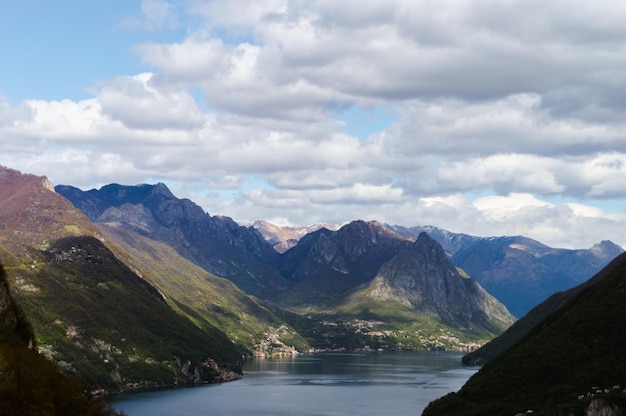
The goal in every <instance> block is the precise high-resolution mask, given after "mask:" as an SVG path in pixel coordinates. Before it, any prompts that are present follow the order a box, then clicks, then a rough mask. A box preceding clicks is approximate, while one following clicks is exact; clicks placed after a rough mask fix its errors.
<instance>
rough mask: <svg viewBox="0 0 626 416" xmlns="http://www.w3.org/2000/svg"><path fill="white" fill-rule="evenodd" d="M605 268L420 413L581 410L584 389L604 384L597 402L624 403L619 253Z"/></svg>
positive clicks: (624, 271) (624, 314) (624, 294)
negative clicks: (600, 275)
mask: <svg viewBox="0 0 626 416" xmlns="http://www.w3.org/2000/svg"><path fill="white" fill-rule="evenodd" d="M609 268H610V269H609V271H608V273H606V275H605V276H604V277H603V278H602V279H599V280H597V281H596V282H595V284H593V285H589V286H588V287H585V288H584V289H583V290H582V291H580V293H578V294H577V295H575V296H574V297H573V298H572V299H571V300H570V301H569V302H567V303H566V304H565V305H563V306H562V307H561V308H559V309H558V310H557V311H556V312H553V313H552V314H550V315H548V317H547V318H545V319H544V320H543V321H541V322H540V323H539V324H538V325H536V326H535V327H534V328H533V329H532V330H531V331H530V332H529V333H528V335H527V336H526V337H525V338H523V339H522V340H521V341H520V342H518V343H516V344H515V345H514V346H512V347H511V348H509V349H507V350H506V351H504V352H503V353H501V354H500V355H498V356H497V357H495V358H494V359H493V360H492V361H490V362H488V363H487V364H486V365H485V366H484V367H483V368H482V369H481V370H480V371H479V372H478V373H477V374H475V375H474V376H473V377H472V378H471V379H470V380H469V381H468V382H467V383H466V384H465V386H463V388H462V389H461V390H460V391H459V392H458V393H451V394H449V395H447V396H445V397H443V398H442V399H439V400H437V401H435V402H433V403H431V404H430V405H429V406H428V407H427V409H426V410H425V411H424V413H423V414H424V415H425V416H430V415H437V416H440V415H467V416H472V415H482V416H487V415H515V414H516V413H519V412H526V411H527V410H533V411H534V414H540V415H544V414H545V415H548V414H549V415H552V414H555V412H557V411H558V410H561V411H564V412H565V413H563V414H568V413H567V412H569V410H570V409H573V413H572V414H583V413H582V409H583V408H584V407H585V406H586V405H587V403H588V401H589V400H590V398H589V397H588V396H587V395H588V393H590V392H591V393H595V392H596V391H597V390H602V391H604V389H607V391H608V393H603V398H604V400H606V401H608V402H613V403H616V404H618V405H621V406H624V404H626V398H625V396H624V393H623V392H622V389H623V388H624V386H626V360H625V359H624V345H626V257H624V256H621V257H620V258H619V260H618V261H617V262H615V263H612V264H611V265H610V266H609ZM601 273H602V272H601ZM613 386H619V388H613ZM579 396H584V398H581V399H579Z"/></svg>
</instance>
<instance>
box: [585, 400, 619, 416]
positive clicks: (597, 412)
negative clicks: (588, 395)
mask: <svg viewBox="0 0 626 416" xmlns="http://www.w3.org/2000/svg"><path fill="white" fill-rule="evenodd" d="M624 414H625V413H624V408H622V407H621V406H618V405H615V404H611V403H609V402H607V401H606V400H604V399H602V398H596V399H593V400H591V402H590V403H589V405H588V406H587V409H586V411H585V415H586V416H624Z"/></svg>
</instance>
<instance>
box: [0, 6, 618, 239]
mask: <svg viewBox="0 0 626 416" xmlns="http://www.w3.org/2000/svg"><path fill="white" fill-rule="evenodd" d="M625 20H626V7H625V6H623V5H622V3H621V2H617V1H610V0H600V1H598V0H594V1H591V0H583V1H579V2H577V4H576V7H572V6H571V4H570V3H568V2H564V1H561V0H557V1H552V2H549V3H546V2H542V1H539V0H529V1H528V0H526V1H508V2H499V3H494V2H492V1H489V0H471V1H467V2H457V1H452V0H443V1H438V2H427V1H419V0H414V1H401V0H390V1H389V2H386V3H381V2H380V1H373V0H365V1H358V2H357V1H352V0H347V1H343V2H336V1H335V2H333V1H326V0H320V1H315V2H312V1H307V0H262V1H251V0H228V1H224V0H189V1H183V2H180V1H177V2H166V1H164V0H145V1H144V2H143V3H142V13H141V14H140V15H136V16H131V17H129V18H127V19H125V20H124V21H123V22H122V23H121V24H122V26H125V27H127V28H132V30H140V31H147V32H149V33H156V32H158V31H160V30H171V29H175V28H179V27H185V28H186V31H185V34H184V35H183V36H184V37H182V38H179V39H176V40H175V41H172V42H165V41H158V40H155V39H158V37H151V36H150V37H146V40H145V41H143V42H140V43H138V44H136V45H134V46H133V48H132V50H133V51H134V52H135V53H136V54H137V59H138V60H140V61H141V62H143V63H144V64H145V65H147V66H148V67H149V68H151V69H150V72H145V73H140V74H119V75H118V76H117V77H114V78H112V79H109V80H107V81H105V82H103V83H102V85H101V86H100V87H99V88H97V89H96V90H95V93H94V94H93V97H90V98H88V99H84V100H80V101H72V100H59V101H45V100H38V99H29V100H25V101H23V102H21V103H19V104H11V103H9V102H8V101H7V100H3V99H1V98H0V136H1V137H2V139H1V140H0V150H2V152H1V154H0V163H2V164H5V165H9V166H11V167H14V168H18V169H22V170H25V171H29V172H32V173H37V174H45V175H48V176H50V177H51V179H52V180H53V181H54V182H56V183H69V184H72V185H77V186H81V187H93V186H99V185H102V184H106V183H109V182H122V183H138V182H142V181H152V182H154V181H156V180H164V181H166V182H167V183H168V184H171V185H172V187H173V189H174V190H175V192H178V193H179V194H180V196H181V197H191V198H192V199H194V200H197V201H198V202H200V203H202V204H203V206H204V207H205V208H206V209H207V210H208V211H209V212H211V213H219V214H226V215H231V216H233V217H234V218H235V219H238V220H242V221H245V220H253V219H255V218H281V219H282V220H281V221H284V222H285V223H289V224H293V225H305V224H308V223H312V222H320V221H325V222H336V223H341V222H345V221H349V220H352V219H356V218H362V219H377V220H380V221H383V222H389V223H396V224H402V225H407V226H410V225H417V224H432V225H436V226H441V227H444V228H448V229H450V230H452V231H457V232H467V233H475V234H479V235H485V234H488V235H502V234H524V235H529V236H531V237H534V238H538V239H540V240H541V241H543V242H546V243H552V244H558V245H561V246H576V245H584V246H588V245H590V244H591V243H592V242H594V241H598V240H600V239H605V238H611V239H614V240H616V241H618V242H621V241H620V239H621V234H623V233H622V232H621V231H620V230H623V229H624V227H626V218H624V215H623V213H622V212H619V213H615V212H609V211H606V210H604V209H603V208H602V204H603V201H606V200H609V199H610V200H613V201H615V200H618V201H619V200H626V185H623V184H625V183H626V136H625V133H624V132H625V131H626V128H625V127H626V126H625V124H626V122H625V121H624V118H623V114H624V111H625V110H626V99H625V98H624V96H623V94H622V89H623V88H622V86H623V85H624V83H625V82H626V70H625V69H624V68H626V26H624V25H623V22H624V21H625ZM355 108H358V109H365V110H368V109H383V110H384V111H389V112H393V114H394V115H395V116H394V118H393V119H390V120H389V122H388V123H387V124H386V125H382V126H380V127H377V128H378V130H372V131H371V132H370V134H369V135H368V136H367V137H361V138H357V137H353V136H352V135H350V134H349V133H347V131H349V128H348V127H350V126H346V122H345V121H339V120H342V114H345V113H346V112H348V111H350V110H351V109H355ZM355 122H358V120H357V121H353V120H351V121H350V123H355ZM81 172H82V173H81ZM558 198H562V201H567V202H562V201H561V202H556V203H555V202H549V201H554V200H555V199H558ZM621 243H624V242H621Z"/></svg>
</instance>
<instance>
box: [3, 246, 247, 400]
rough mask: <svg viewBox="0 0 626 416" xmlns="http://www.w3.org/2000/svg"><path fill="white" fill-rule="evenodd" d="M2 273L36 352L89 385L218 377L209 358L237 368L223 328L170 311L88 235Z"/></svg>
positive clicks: (39, 253)
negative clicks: (26, 322) (31, 334)
mask: <svg viewBox="0 0 626 416" xmlns="http://www.w3.org/2000/svg"><path fill="white" fill-rule="evenodd" d="M7 271H8V272H9V275H10V278H11V282H12V286H13V288H14V295H15V298H16V299H17V301H18V302H19V303H20V304H21V305H22V306H23V308H24V310H25V311H27V315H28V317H29V319H30V320H31V321H32V323H33V328H34V331H35V334H36V335H37V339H38V343H39V348H40V350H41V351H42V353H43V354H44V355H48V356H49V357H50V358H53V359H54V360H55V361H56V362H57V363H59V365H60V366H61V368H63V369H64V370H65V371H66V372H67V373H69V374H75V375H76V376H77V377H79V378H86V377H88V378H89V379H90V380H86V381H89V382H90V383H92V384H94V385H95V386H101V387H105V388H119V387H123V386H126V385H128V384H136V383H139V384H145V385H152V384H175V383H185V382H193V381H194V380H197V381H200V380H206V381H211V380H213V379H216V380H218V379H220V374H218V373H217V372H216V371H215V370H214V369H213V368H211V365H209V363H210V362H211V360H213V361H214V362H219V363H225V364H226V366H227V368H224V369H222V370H223V371H226V372H230V371H234V372H235V373H240V371H241V370H240V364H239V361H240V355H239V353H238V352H237V350H236V348H235V347H234V345H233V344H232V343H231V342H230V341H229V340H228V339H227V338H226V337H225V336H224V334H223V333H221V332H220V331H218V330H217V329H215V328H214V327H212V326H211V325H209V324H208V323H206V324H205V325H203V327H202V329H201V328H199V327H198V326H196V325H194V324H193V323H192V322H191V321H190V320H188V319H186V318H185V317H183V316H181V315H180V314H178V313H176V312H175V311H173V310H172V309H171V308H170V307H169V306H168V305H167V303H166V302H165V301H164V299H163V298H162V297H161V294H160V293H159V292H158V291H157V290H156V289H155V288H154V287H153V286H151V285H150V284H148V283H147V282H145V281H144V280H142V279H140V278H139V277H138V276H137V275H136V274H135V273H133V272H132V271H131V270H130V269H129V268H128V267H126V266H125V265H124V264H123V263H122V262H120V261H119V260H118V259H117V258H115V256H113V254H112V253H111V252H110V251H109V250H108V249H107V248H106V247H105V246H104V245H103V244H102V243H101V242H100V241H99V240H97V239H95V238H93V237H67V238H64V239H61V240H58V241H57V242H55V243H53V244H51V246H50V247H49V249H48V250H46V251H33V252H32V256H31V257H30V259H28V261H25V262H24V263H23V264H20V265H17V266H12V267H8V268H7ZM187 362H189V365H186V364H185V363H187ZM196 370H197V371H198V373H197V374H194V371H196ZM220 371H221V370H220ZM212 373H215V374H212Z"/></svg>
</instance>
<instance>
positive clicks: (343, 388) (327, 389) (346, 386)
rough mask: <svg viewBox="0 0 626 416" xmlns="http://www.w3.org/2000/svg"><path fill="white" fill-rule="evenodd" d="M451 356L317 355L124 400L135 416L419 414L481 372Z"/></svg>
mask: <svg viewBox="0 0 626 416" xmlns="http://www.w3.org/2000/svg"><path fill="white" fill-rule="evenodd" d="M461 357H462V355H461V354H458V353H447V352H426V353H414V352H393V353H390V352H371V353H317V354H303V355H298V356H294V357H291V358H275V359H254V360H251V361H248V362H247V363H246V364H245V365H244V367H243V371H244V377H243V378H242V379H241V380H238V381H234V382H230V383H222V384H211V385H203V386H201V387H193V388H179V389H172V390H160V391H152V392H144V393H135V394H130V395H125V396H122V397H121V399H120V400H119V401H118V402H116V403H115V404H114V407H115V409H117V410H123V411H124V412H125V413H126V414H128V415H129V416H148V415H149V416H166V415H167V416H172V415H174V416H196V415H216V416H218V415H224V416H226V415H228V416H244V415H245V416H250V415H259V416H270V415H272V416H287V415H295V414H297V415H303V416H305V415H310V416H330V415H381V414H382V415H391V414H392V415H396V416H402V415H411V416H415V415H419V414H421V412H422V410H423V409H424V407H426V405H427V404H428V403H429V402H430V401H432V400H434V399H436V398H438V397H441V396H443V395H444V394H446V393H448V392H451V391H457V390H458V389H460V388H461V386H462V385H463V384H464V383H465V381H466V380H467V379H468V378H469V377H470V376H471V375H472V374H474V373H475V372H476V371H477V369H478V368H477V367H463V366H462V365H461Z"/></svg>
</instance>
